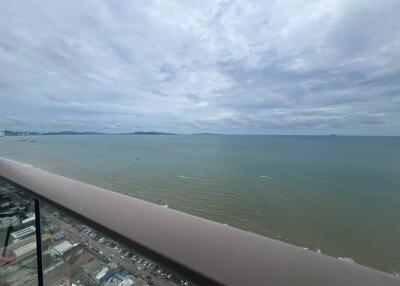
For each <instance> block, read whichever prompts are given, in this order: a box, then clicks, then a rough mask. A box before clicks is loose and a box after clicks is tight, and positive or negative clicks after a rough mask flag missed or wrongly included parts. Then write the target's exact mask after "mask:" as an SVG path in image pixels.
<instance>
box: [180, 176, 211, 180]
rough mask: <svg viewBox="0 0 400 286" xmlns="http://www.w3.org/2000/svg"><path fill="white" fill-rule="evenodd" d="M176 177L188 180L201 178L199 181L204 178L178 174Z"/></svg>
mask: <svg viewBox="0 0 400 286" xmlns="http://www.w3.org/2000/svg"><path fill="white" fill-rule="evenodd" d="M178 178H181V179H188V180H201V181H204V180H205V179H202V178H197V177H189V176H178Z"/></svg>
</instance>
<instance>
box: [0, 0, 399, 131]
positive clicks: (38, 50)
mask: <svg viewBox="0 0 400 286" xmlns="http://www.w3.org/2000/svg"><path fill="white" fill-rule="evenodd" d="M399 11H400V1H399V0H393V1H391V0H359V1H357V0H354V1H351V0H327V1H323V0H321V1H311V0H304V1H291V0H285V1H263V0H261V1H215V0H212V1H205V0H200V1H170V0H168V1H165V0H160V1H115V0H113V1H100V0H93V1H81V0H79V1H72V0H69V1H44V0H38V1H33V0H32V1H30V0H23V1H22V0H21V1H18V0H12V1H1V2H0V130H1V129H10V130H36V131H53V130H76V131H83V130H89V131H107V132H127V131H150V130H156V131H173V132H180V133H191V132H224V133H239V134H249V133H253V134H327V133H338V134H370V135H372V134H385V135H400V19H399V18H400V15H399Z"/></svg>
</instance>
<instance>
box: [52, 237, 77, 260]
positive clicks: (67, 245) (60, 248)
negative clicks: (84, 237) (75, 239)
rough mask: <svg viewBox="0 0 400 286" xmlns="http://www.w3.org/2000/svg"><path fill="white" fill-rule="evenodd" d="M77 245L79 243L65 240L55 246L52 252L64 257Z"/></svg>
mask: <svg viewBox="0 0 400 286" xmlns="http://www.w3.org/2000/svg"><path fill="white" fill-rule="evenodd" d="M77 245H78V243H75V244H72V243H71V242H69V241H67V240H65V241H63V242H61V243H60V244H58V245H56V246H54V247H53V248H52V249H51V250H50V253H52V254H53V255H57V256H61V257H62V256H63V255H64V253H66V252H67V251H69V250H71V249H72V248H74V247H75V246H77Z"/></svg>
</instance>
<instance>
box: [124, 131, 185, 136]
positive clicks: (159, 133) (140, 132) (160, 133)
mask: <svg viewBox="0 0 400 286" xmlns="http://www.w3.org/2000/svg"><path fill="white" fill-rule="evenodd" d="M125 134H126V135H178V134H175V133H166V132H155V131H148V132H143V131H138V132H132V133H125Z"/></svg>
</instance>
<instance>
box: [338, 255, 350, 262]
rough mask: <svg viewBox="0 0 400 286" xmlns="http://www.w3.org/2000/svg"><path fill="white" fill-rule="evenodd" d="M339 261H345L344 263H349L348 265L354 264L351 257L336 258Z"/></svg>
mask: <svg viewBox="0 0 400 286" xmlns="http://www.w3.org/2000/svg"><path fill="white" fill-rule="evenodd" d="M338 258H339V259H340V260H342V261H345V262H350V263H354V260H353V258H351V257H340V256H339V257H338Z"/></svg>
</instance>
